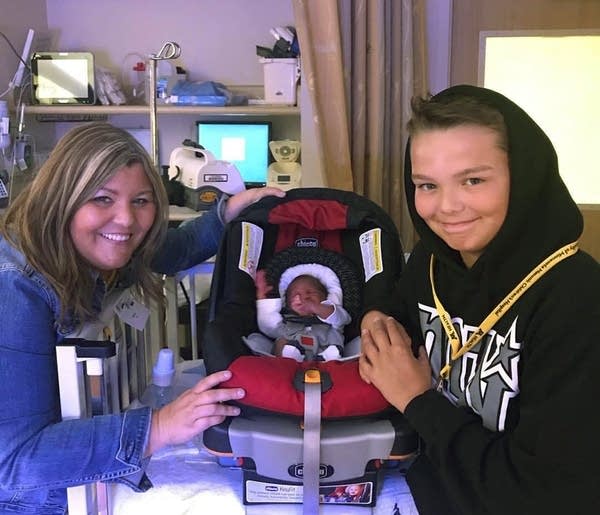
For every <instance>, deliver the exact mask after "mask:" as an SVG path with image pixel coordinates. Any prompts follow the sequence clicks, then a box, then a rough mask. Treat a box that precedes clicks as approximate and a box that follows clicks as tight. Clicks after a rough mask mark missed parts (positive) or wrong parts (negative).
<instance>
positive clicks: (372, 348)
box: [358, 312, 431, 412]
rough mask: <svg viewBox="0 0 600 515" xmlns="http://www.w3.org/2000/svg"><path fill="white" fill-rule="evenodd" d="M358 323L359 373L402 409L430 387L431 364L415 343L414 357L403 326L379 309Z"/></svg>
mask: <svg viewBox="0 0 600 515" xmlns="http://www.w3.org/2000/svg"><path fill="white" fill-rule="evenodd" d="M367 316H368V318H367ZM361 326H362V332H361V346H362V354H361V356H360V359H359V362H358V369H359V372H360V376H361V377H362V379H363V380H364V381H365V382H367V383H371V384H373V385H374V386H375V387H376V388H377V389H378V390H379V391H380V392H381V394H382V395H383V396H384V397H385V398H386V399H387V401H388V402H389V403H390V404H392V405H394V406H395V407H396V408H398V410H400V411H401V412H404V410H405V409H406V406H407V405H408V403H409V402H410V401H411V400H413V399H414V398H415V397H417V396H418V395H420V394H422V393H424V392H426V391H427V390H430V389H431V367H430V366H429V361H428V359H427V354H426V352H425V349H424V348H423V347H419V356H418V357H417V358H415V356H414V354H413V351H412V347H411V339H410V337H409V336H408V334H407V332H406V330H405V329H404V327H403V326H402V325H401V324H399V323H398V322H397V321H396V320H394V319H393V318H392V317H388V316H386V315H383V313H378V312H370V313H368V314H367V315H366V316H365V319H363V322H362V324H361Z"/></svg>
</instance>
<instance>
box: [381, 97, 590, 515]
mask: <svg viewBox="0 0 600 515" xmlns="http://www.w3.org/2000/svg"><path fill="white" fill-rule="evenodd" d="M447 95H467V96H471V97H474V98H477V99H479V100H481V101H483V102H484V103H486V104H489V105H491V106H493V107H495V108H496V109H497V110H499V111H500V112H501V113H502V115H503V116H504V120H505V123H506V125H507V128H508V140H509V167H510V181H511V182H510V184H511V186H510V199H509V207H508V213H507V216H506V220H505V221H504V224H503V225H502V227H501V229H500V230H499V232H498V234H497V235H496V236H495V237H494V239H493V240H492V241H491V242H490V244H489V245H488V247H487V248H486V249H485V251H484V252H483V254H482V255H481V256H480V257H479V259H478V260H477V261H476V263H475V264H474V265H473V266H472V267H471V268H470V269H468V268H466V267H465V266H464V264H463V262H462V260H461V258H460V255H459V253H458V252H456V251H454V250H452V249H450V248H449V247H448V245H446V244H445V243H444V242H443V241H442V240H441V239H440V238H439V237H438V236H437V235H435V234H434V233H433V232H432V231H431V230H430V229H429V227H428V226H427V225H426V223H425V222H424V221H423V219H422V218H421V217H420V216H419V215H418V214H417V213H416V211H415V204H414V191H415V188H414V185H413V183H412V181H411V163H410V153H409V149H408V148H407V154H406V155H407V159H406V166H405V186H406V191H407V197H408V206H409V210H410V214H411V217H412V220H413V223H414V225H415V227H416V229H417V231H418V233H419V235H420V238H421V239H420V241H419V243H418V244H417V245H416V246H415V248H414V250H413V252H412V253H411V257H410V259H409V262H408V265H407V267H406V269H405V271H404V274H403V277H402V280H401V283H400V286H399V301H398V304H397V305H396V306H394V309H393V314H395V316H396V317H397V318H398V319H399V320H400V321H401V322H402V323H403V324H404V325H405V326H406V327H407V328H408V330H409V332H410V334H411V336H412V338H413V343H414V344H415V345H419V344H420V345H425V347H426V349H427V353H428V356H429V359H430V363H431V365H432V369H433V374H434V377H436V378H437V377H438V374H439V371H440V367H441V366H442V365H443V364H445V363H446V362H447V360H446V358H447V353H448V341H447V337H446V335H445V332H444V330H443V328H442V326H441V324H440V320H439V317H438V315H437V311H436V309H435V304H434V301H433V297H432V290H431V285H430V281H429V270H428V268H429V259H430V256H431V254H432V253H433V254H434V255H435V258H436V262H435V263H436V265H435V288H436V292H437V294H438V296H439V298H440V300H441V302H442V304H443V305H444V307H445V308H446V310H447V311H448V313H449V314H450V315H451V317H452V320H453V324H454V327H455V328H456V329H457V331H458V333H459V335H461V338H462V342H463V343H464V341H465V340H466V338H467V337H468V336H469V334H470V333H471V332H472V331H473V330H474V329H475V328H476V327H477V326H479V324H480V323H481V322H482V321H483V319H484V318H485V317H486V316H487V315H488V314H489V313H490V312H491V311H492V309H493V308H494V307H495V306H496V305H497V304H498V303H499V302H500V301H501V300H502V299H504V297H505V296H506V295H507V294H508V293H509V292H510V291H511V290H512V289H513V288H514V287H515V286H516V285H517V284H519V282H520V281H521V280H522V279H523V278H524V277H525V276H526V275H527V274H528V273H529V272H530V271H531V270H532V269H533V268H535V266H536V265H537V264H539V263H540V262H541V261H543V260H544V258H546V257H548V256H549V255H550V254H552V253H553V252H554V251H556V250H558V249H559V248H561V247H563V246H564V245H566V244H568V243H571V242H574V241H576V240H577V239H578V238H579V236H580V234H581V231H582V227H583V222H582V217H581V214H580V212H579V209H578V207H577V205H576V204H575V203H574V201H573V200H572V198H571V196H570V195H569V193H568V191H567V189H566V187H565V185H564V183H563V182H562V180H561V178H560V176H559V172H558V164H557V158H556V153H555V151H554V148H553V146H552V144H551V142H550V140H549V139H548V138H547V136H546V135H545V134H544V133H543V131H542V130H541V129H540V128H539V127H538V126H537V125H536V123H535V122H534V121H533V120H532V119H531V118H530V117H529V116H528V115H527V114H526V113H525V112H524V111H523V110H522V109H520V108H519V107H518V106H517V105H515V104H514V103H513V102H511V101H510V100H508V99H507V98H505V97H503V96H502V95H500V94H498V93H495V92H493V91H490V90H486V89H483V88H477V87H473V86H455V87H452V88H449V89H447V90H445V91H443V92H441V93H439V95H438V96H447ZM409 145H410V142H409ZM388 311H390V310H388ZM448 390H449V391H447V392H446V393H445V394H441V393H438V392H436V391H434V390H431V391H429V392H426V393H424V394H422V395H420V396H418V397H416V398H415V399H413V400H412V401H411V402H410V403H409V405H408V406H407V408H406V411H405V415H406V417H407V418H408V420H409V422H410V423H411V424H412V426H413V427H414V428H415V429H416V430H417V431H418V433H419V434H420V436H421V438H422V441H423V450H422V452H421V455H420V456H419V457H418V458H417V460H416V462H415V463H414V465H413V466H412V467H411V469H410V470H409V474H408V482H409V485H410V487H411V491H412V493H413V496H414V498H415V501H416V503H417V506H418V508H419V513H420V515H430V514H431V515H448V514H454V513H455V514H473V515H484V514H498V515H509V514H510V515H514V514H544V515H548V514H554V513H556V514H561V515H566V514H569V515H573V514H579V513H586V514H588V513H592V512H596V510H598V509H600V508H598V506H599V505H600V466H599V464H598V460H599V459H600V266H599V265H598V263H597V262H596V261H595V260H594V259H593V258H591V257H590V256H589V255H587V254H586V253H585V252H583V251H581V250H580V251H579V252H577V253H576V254H574V255H572V256H570V257H568V258H566V259H565V260H563V261H561V262H560V263H558V264H557V265H556V266H555V267H554V268H552V269H551V270H550V271H548V272H547V273H546V274H544V275H543V276H542V277H541V278H540V279H539V280H538V281H537V282H535V284H533V286H532V287H531V288H530V289H529V290H528V291H527V292H526V293H525V294H524V295H523V296H522V297H521V298H520V299H519V300H518V301H517V302H516V303H514V304H513V305H512V306H511V307H510V309H509V310H508V311H507V312H506V313H505V314H504V315H503V316H502V318H501V319H500V320H499V321H498V322H497V323H496V325H495V326H494V327H493V328H492V329H491V331H490V332H489V333H488V334H487V335H486V336H485V337H484V338H483V339H482V340H481V341H480V343H479V344H477V346H476V347H474V348H473V349H472V350H471V351H470V352H468V353H466V354H465V355H464V356H463V357H462V358H459V359H458V360H457V361H456V362H455V364H454V366H453V368H452V373H451V376H450V382H449V386H448Z"/></svg>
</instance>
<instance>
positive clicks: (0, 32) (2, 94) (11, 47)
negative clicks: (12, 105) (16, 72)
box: [0, 31, 31, 98]
mask: <svg viewBox="0 0 600 515" xmlns="http://www.w3.org/2000/svg"><path fill="white" fill-rule="evenodd" d="M0 36H2V37H3V38H4V40H5V41H6V43H7V44H8V46H9V47H10V49H11V50H12V51H13V53H14V54H15V55H16V56H17V57H18V58H19V61H20V62H21V63H23V64H24V65H25V69H26V70H27V71H28V72H31V68H30V67H29V64H27V62H26V61H24V60H23V58H22V57H21V54H19V52H17V50H16V48H15V47H14V46H13V44H12V43H11V42H10V39H8V37H6V34H4V32H2V31H0ZM12 88H13V85H12V84H11V83H9V84H8V88H7V89H6V90H5V91H4V92H2V93H0V98H2V97H4V96H6V95H7V94H8V93H9V92H10V90H11V89H12Z"/></svg>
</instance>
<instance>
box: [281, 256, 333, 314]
mask: <svg viewBox="0 0 600 515" xmlns="http://www.w3.org/2000/svg"><path fill="white" fill-rule="evenodd" d="M300 275H311V276H313V277H316V278H317V279H318V280H319V281H320V282H321V284H322V285H323V286H325V288H326V289H327V300H328V301H330V302H332V303H333V304H338V305H342V304H343V300H344V295H343V292H342V286H341V285H340V280H339V279H338V276H337V275H336V274H335V272H334V271H333V270H332V269H331V268H329V267H326V266H323V265H319V264H318V263H304V264H301V265H296V266H292V267H290V268H288V269H287V270H286V271H285V272H283V273H282V274H281V279H279V296H280V297H281V298H282V299H284V298H285V292H286V290H287V289H288V286H289V285H290V283H291V282H292V281H293V280H294V279H296V277H298V276H300Z"/></svg>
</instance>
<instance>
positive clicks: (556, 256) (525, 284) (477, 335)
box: [429, 241, 579, 388]
mask: <svg viewBox="0 0 600 515" xmlns="http://www.w3.org/2000/svg"><path fill="white" fill-rule="evenodd" d="M578 250H579V247H578V243H577V242H576V241H575V242H573V243H569V244H568V245H565V246H564V247H562V248H560V249H558V250H557V251H556V252H554V253H553V254H551V255H550V256H548V257H547V258H546V259H544V261H542V262H541V263H540V264H539V265H538V266H536V267H535V268H534V269H533V270H532V271H531V272H529V274H527V275H526V276H525V278H524V279H523V280H522V281H521V282H520V283H519V284H517V286H515V288H513V290H512V291H511V292H510V293H509V294H508V295H507V296H506V297H504V299H503V300H502V301H500V303H499V304H498V305H497V306H496V307H495V308H494V309H492V312H491V313H490V314H489V315H488V316H487V317H486V318H485V320H484V321H483V322H481V324H479V327H478V328H477V330H476V331H475V332H474V333H473V334H472V335H471V336H470V337H469V339H468V340H467V342H466V343H465V344H464V345H461V342H460V337H459V336H458V333H457V332H456V329H455V328H454V325H452V319H451V318H450V315H449V314H448V312H447V311H446V310H445V309H444V306H442V303H441V301H440V299H439V297H438V296H437V294H436V292H435V285H434V281H433V261H434V258H433V254H432V255H431V259H430V261H429V280H430V282H431V291H432V293H433V300H434V302H435V307H436V310H437V312H438V315H439V317H440V321H441V323H442V327H443V328H444V331H445V332H446V335H447V336H448V341H449V342H450V349H451V353H450V361H449V363H447V364H446V366H444V367H443V368H442V370H441V371H440V377H439V379H440V383H439V386H438V388H439V387H440V386H441V384H442V382H443V381H444V380H447V379H448V377H450V369H451V368H452V363H453V362H454V361H456V360H457V359H458V358H460V357H461V356H462V355H463V354H465V353H466V352H468V351H469V350H471V349H472V348H473V347H475V345H477V344H478V343H479V341H480V340H481V339H482V338H483V337H484V336H485V334H486V333H487V332H488V331H489V330H490V329H491V328H492V327H494V324H495V323H496V322H497V321H498V320H500V317H501V316H502V315H504V313H506V312H507V311H508V309H509V308H510V307H511V306H512V305H513V304H514V303H515V302H516V301H517V300H518V299H519V298H520V297H521V295H523V294H524V293H525V292H526V291H527V290H528V289H529V287H530V286H531V285H532V284H533V283H535V282H536V281H537V280H538V279H539V278H540V277H541V276H542V275H544V274H545V273H546V272H547V271H548V270H550V269H551V268H552V267H553V266H554V265H556V264H557V263H559V262H561V261H562V260H563V259H565V258H567V257H569V256H572V255H573V254H575V253H576V252H577V251H578Z"/></svg>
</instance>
